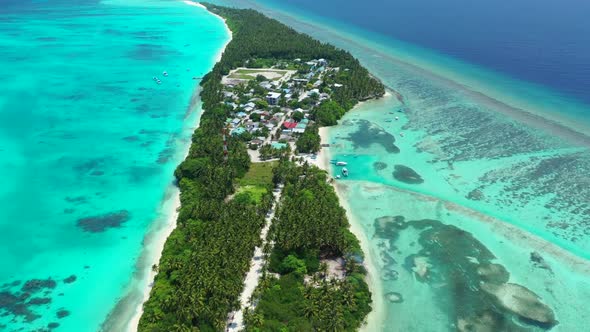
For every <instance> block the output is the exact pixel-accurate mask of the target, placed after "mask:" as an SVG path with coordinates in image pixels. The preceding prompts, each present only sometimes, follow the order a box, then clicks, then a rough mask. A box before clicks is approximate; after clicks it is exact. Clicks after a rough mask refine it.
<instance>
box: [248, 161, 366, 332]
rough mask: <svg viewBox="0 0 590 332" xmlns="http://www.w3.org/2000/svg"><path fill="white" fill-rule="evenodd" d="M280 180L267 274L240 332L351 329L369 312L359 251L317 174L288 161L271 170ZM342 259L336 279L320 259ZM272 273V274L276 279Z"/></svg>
mask: <svg viewBox="0 0 590 332" xmlns="http://www.w3.org/2000/svg"><path fill="white" fill-rule="evenodd" d="M273 172H274V180H275V181H278V182H284V184H285V187H284V189H283V193H282V200H281V203H280V206H279V208H278V211H277V215H276V217H275V219H274V220H273V224H272V227H271V230H270V236H271V240H272V241H273V242H274V246H273V247H272V248H267V250H268V251H269V252H268V254H269V257H270V258H269V263H268V266H267V269H268V271H267V272H270V273H266V274H265V276H264V277H263V280H262V282H261V284H260V286H259V288H258V289H257V291H256V296H257V297H258V298H257V300H256V302H257V303H258V304H257V305H256V308H255V309H254V310H253V311H249V312H248V313H247V314H246V316H245V317H246V323H247V325H246V330H247V331H356V330H357V329H358V328H359V327H360V326H361V324H362V322H363V321H364V319H365V317H366V315H367V314H368V313H369V312H370V311H371V293H370V291H369V289H368V286H367V284H366V282H365V275H366V271H365V269H364V267H363V266H362V264H361V263H362V260H363V253H362V250H361V249H360V246H359V242H358V240H357V239H356V237H355V236H354V235H353V234H352V233H351V232H350V231H349V226H350V225H349V223H348V220H347V218H346V214H345V211H344V209H343V208H342V207H340V204H339V202H338V197H337V196H336V193H335V192H334V189H333V188H332V186H331V185H330V184H329V183H328V181H327V179H328V176H327V174H326V172H325V171H322V170H320V169H319V168H317V167H315V166H313V167H312V166H308V165H307V164H304V165H303V166H297V165H296V164H295V163H294V162H292V161H289V160H288V159H283V160H281V163H280V164H279V166H278V167H276V168H275V169H274V170H273ZM335 258H339V259H343V261H344V271H345V272H344V273H345V276H344V278H343V279H334V278H330V277H329V274H328V272H327V265H326V264H322V263H320V261H321V259H335ZM272 273H277V274H278V277H276V276H274V275H273V274H272Z"/></svg>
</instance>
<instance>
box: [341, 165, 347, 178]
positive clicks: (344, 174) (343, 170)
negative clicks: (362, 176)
mask: <svg viewBox="0 0 590 332" xmlns="http://www.w3.org/2000/svg"><path fill="white" fill-rule="evenodd" d="M342 175H343V176H345V177H346V176H348V170H347V169H346V167H344V168H343V169H342Z"/></svg>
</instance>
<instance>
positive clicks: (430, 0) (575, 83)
mask: <svg viewBox="0 0 590 332" xmlns="http://www.w3.org/2000/svg"><path fill="white" fill-rule="evenodd" d="M258 2H263V3H271V4H273V5H275V6H280V7H281V8H283V9H289V8H290V9H296V10H298V11H302V12H306V13H313V14H316V15H319V16H323V17H327V18H330V19H333V20H336V21H339V22H341V23H345V24H350V25H354V26H357V27H360V28H363V29H366V30H369V31H374V32H378V33H380V34H383V35H386V36H389V37H392V38H394V39H397V40H402V41H405V42H408V43H411V44H414V45H418V46H422V47H424V48H429V49H432V50H435V51H438V52H440V53H444V54H446V55H449V56H452V57H454V58H459V59H461V60H463V61H465V62H469V63H473V64H476V65H480V66H483V67H486V68H488V69H492V70H495V71H498V72H501V73H503V74H506V75H508V76H511V77H513V78H516V79H520V80H525V81H529V82H533V83H538V84H542V85H544V86H546V87H549V88H551V89H553V90H556V91H559V92H561V93H563V94H566V95H570V96H572V97H575V98H576V99H578V100H581V101H584V102H586V103H590V23H589V22H588V14H589V13H590V1H580V0H562V1H553V0H515V1H492V0H484V1H473V0H445V1H441V0H420V1H415V0H396V1H383V0H366V1H356V0H322V1H317V0H280V1H276V0H264V1H258Z"/></svg>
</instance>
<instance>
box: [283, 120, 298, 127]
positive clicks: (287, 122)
mask: <svg viewBox="0 0 590 332" xmlns="http://www.w3.org/2000/svg"><path fill="white" fill-rule="evenodd" d="M283 127H285V128H287V129H291V128H295V127H297V122H291V121H285V122H283Z"/></svg>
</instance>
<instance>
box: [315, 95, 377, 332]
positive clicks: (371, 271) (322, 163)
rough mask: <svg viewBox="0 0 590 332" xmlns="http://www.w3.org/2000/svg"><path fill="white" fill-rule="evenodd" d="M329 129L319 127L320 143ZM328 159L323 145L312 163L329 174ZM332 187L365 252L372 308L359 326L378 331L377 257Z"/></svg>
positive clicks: (335, 185)
mask: <svg viewBox="0 0 590 332" xmlns="http://www.w3.org/2000/svg"><path fill="white" fill-rule="evenodd" d="M357 107H358V105H357ZM329 131H330V129H329V127H321V128H320V129H319V134H320V137H321V142H322V144H326V143H329ZM330 159H331V155H330V151H329V148H325V147H324V148H322V150H321V151H320V152H319V153H318V157H317V159H316V162H314V163H313V164H314V165H316V166H318V167H319V168H321V169H323V170H325V171H326V172H328V174H330V173H331V172H330ZM332 187H333V188H334V190H335V191H336V195H337V196H338V199H339V201H340V205H341V206H342V207H343V208H344V209H345V210H346V216H347V217H348V220H349V222H350V231H351V232H352V233H353V234H354V235H355V236H356V237H357V238H358V239H359V241H360V244H361V249H362V250H363V253H364V254H365V267H366V269H367V277H366V281H367V284H368V285H369V290H370V291H371V293H372V299H373V303H372V305H371V306H372V310H371V312H370V313H369V315H368V316H367V318H366V319H365V324H364V325H363V326H362V327H361V331H380V330H382V329H383V322H384V321H385V310H384V309H385V303H384V299H383V296H382V295H383V285H382V284H381V279H380V278H379V273H378V270H377V265H376V261H375V260H376V258H377V257H374V256H373V254H372V253H371V249H370V246H369V239H368V238H367V236H366V234H365V233H364V232H363V230H362V229H361V226H360V224H359V222H358V220H357V219H356V218H355V217H354V215H353V214H352V209H351V207H350V205H349V204H348V202H347V201H346V199H345V195H344V192H343V190H345V188H344V187H343V186H342V185H340V184H339V183H338V181H334V182H333V183H332Z"/></svg>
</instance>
